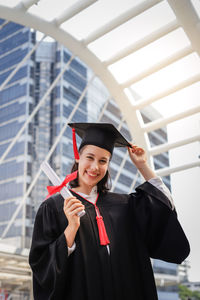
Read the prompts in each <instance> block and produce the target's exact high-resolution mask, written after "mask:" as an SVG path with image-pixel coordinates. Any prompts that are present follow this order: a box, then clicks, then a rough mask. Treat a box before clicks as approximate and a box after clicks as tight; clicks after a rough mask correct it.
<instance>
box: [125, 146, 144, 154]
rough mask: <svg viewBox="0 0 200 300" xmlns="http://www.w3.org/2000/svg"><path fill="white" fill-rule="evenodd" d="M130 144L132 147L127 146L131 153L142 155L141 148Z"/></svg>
mask: <svg viewBox="0 0 200 300" xmlns="http://www.w3.org/2000/svg"><path fill="white" fill-rule="evenodd" d="M131 146H132V148H129V149H130V152H131V153H134V154H136V155H142V154H144V153H145V151H144V149H143V148H140V147H138V146H134V145H132V144H131Z"/></svg>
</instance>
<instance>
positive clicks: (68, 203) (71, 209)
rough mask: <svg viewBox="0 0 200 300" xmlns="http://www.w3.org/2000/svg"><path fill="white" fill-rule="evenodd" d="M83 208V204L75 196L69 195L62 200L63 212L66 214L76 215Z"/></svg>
mask: <svg viewBox="0 0 200 300" xmlns="http://www.w3.org/2000/svg"><path fill="white" fill-rule="evenodd" d="M83 209H85V206H84V205H83V204H82V202H81V201H79V200H78V199H77V198H75V197H69V198H67V199H65V201H64V207H63V210H64V213H65V215H66V216H70V217H72V216H74V215H77V213H79V212H80V211H82V210H83Z"/></svg>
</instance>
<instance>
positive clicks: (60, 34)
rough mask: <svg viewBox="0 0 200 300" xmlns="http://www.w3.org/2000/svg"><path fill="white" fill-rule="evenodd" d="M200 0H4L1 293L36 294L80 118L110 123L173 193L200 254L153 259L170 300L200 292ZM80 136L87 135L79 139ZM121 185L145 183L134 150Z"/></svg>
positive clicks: (161, 292)
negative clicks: (54, 188) (57, 190)
mask: <svg viewBox="0 0 200 300" xmlns="http://www.w3.org/2000/svg"><path fill="white" fill-rule="evenodd" d="M199 18H200V1H199V0H168V1H161V0H148V1H147V0H146V1H145V0H135V1H130V0H123V1H120V0H115V1H114V0H98V1H95V0H84V1H83V0H78V1H72V0H70V1H63V0H57V1H53V0H40V1H38V0H21V1H19V0H9V1H5V0H0V238H1V239H0V300H3V299H13V300H14V299H16V300H18V299H20V300H21V299H33V298H32V282H31V276H32V274H31V270H30V268H29V265H28V254H29V248H30V244H31V237H32V230H33V224H34V219H35V215H36V212H37V210H38V207H39V205H40V204H41V203H42V201H44V199H45V197H46V195H47V191H46V186H47V185H49V181H48V179H47V177H46V175H45V174H44V173H42V171H41V169H40V165H41V163H42V162H43V161H44V160H46V161H48V162H49V163H50V165H51V166H52V167H53V169H54V170H55V171H56V173H57V174H58V175H59V177H60V178H61V179H64V177H65V176H66V174H68V173H69V172H70V170H71V166H72V162H73V150H72V139H71V130H70V129H69V128H68V126H67V124H68V123H69V122H109V123H112V124H114V125H115V126H116V127H117V128H118V129H119V130H120V132H121V133H122V134H123V135H124V136H125V137H126V138H127V139H128V140H129V141H132V142H133V143H134V144H137V145H139V146H141V147H144V148H145V149H146V151H147V153H148V159H149V163H150V165H151V166H152V168H154V169H155V171H156V174H157V175H158V176H161V177H162V179H163V181H164V183H165V184H166V186H167V187H168V188H169V189H170V191H171V192H172V196H173V199H174V204H175V207H176V210H177V212H178V218H179V220H180V222H181V224H182V226H183V229H184V231H185V233H186V235H187V237H188V239H189V242H190V245H191V254H190V255H189V257H188V258H187V260H186V261H185V262H183V263H182V264H181V265H176V264H169V263H165V262H163V261H159V260H152V265H153V270H154V274H155V279H156V285H157V290H158V297H159V300H178V299H189V298H190V299H200V258H199V253H200V242H199V233H200V232H199V228H200V218H199V211H200V201H199V200H200V196H199V195H200V82H199V79H200V59H199V55H200V19H199ZM78 142H79V140H78ZM110 173H111V177H112V191H115V192H118V193H131V192H134V190H135V187H137V186H138V185H139V184H140V183H142V182H143V178H142V177H141V175H140V173H139V172H138V171H137V169H136V168H135V167H134V166H133V164H132V163H131V161H130V159H129V157H128V154H127V151H126V150H125V149H119V148H118V149H116V150H115V151H114V155H113V159H112V162H111V165H110Z"/></svg>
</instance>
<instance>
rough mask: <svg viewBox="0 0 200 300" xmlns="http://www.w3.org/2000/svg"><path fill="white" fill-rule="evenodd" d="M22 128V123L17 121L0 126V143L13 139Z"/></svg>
mask: <svg viewBox="0 0 200 300" xmlns="http://www.w3.org/2000/svg"><path fill="white" fill-rule="evenodd" d="M22 126H23V123H19V122H17V121H15V122H12V123H9V124H6V125H4V126H1V127H0V141H5V140H7V139H10V138H13V137H14V136H15V135H16V134H17V133H18V131H19V130H20V128H21V127H22Z"/></svg>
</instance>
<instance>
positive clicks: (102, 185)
mask: <svg viewBox="0 0 200 300" xmlns="http://www.w3.org/2000/svg"><path fill="white" fill-rule="evenodd" d="M83 148H84V147H83ZM83 148H82V149H81V150H80V154H81V152H82V150H83ZM77 170H78V163H77V162H76V161H75V162H74V164H73V166H72V168H71V173H73V172H75V171H77ZM78 176H79V175H77V178H76V179H74V180H72V181H70V183H69V185H70V187H71V188H76V187H78V186H80V185H79V180H78ZM111 186H112V183H111V177H110V173H109V171H108V170H107V172H106V174H105V176H104V177H103V178H102V179H101V180H100V181H99V182H98V183H97V192H98V193H99V192H106V191H108V190H110V189H111Z"/></svg>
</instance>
